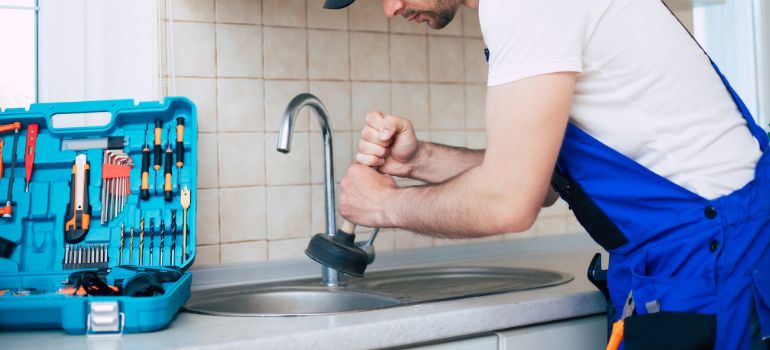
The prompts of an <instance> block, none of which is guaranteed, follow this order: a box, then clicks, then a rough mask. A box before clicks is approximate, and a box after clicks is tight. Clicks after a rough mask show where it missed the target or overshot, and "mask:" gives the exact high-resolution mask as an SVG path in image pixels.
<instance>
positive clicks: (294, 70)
mask: <svg viewBox="0 0 770 350" xmlns="http://www.w3.org/2000/svg"><path fill="white" fill-rule="evenodd" d="M263 31H264V41H265V46H264V50H265V77H266V78H271V79H307V30H306V29H296V28H276V27H264V29H263Z"/></svg>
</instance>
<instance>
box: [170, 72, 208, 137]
mask: <svg viewBox="0 0 770 350" xmlns="http://www.w3.org/2000/svg"><path fill="white" fill-rule="evenodd" d="M176 94H177V95H178V96H186V97H187V98H189V99H190V100H192V101H193V103H195V107H196V108H197V109H198V132H215V131H217V82H216V79H209V78H176Z"/></svg>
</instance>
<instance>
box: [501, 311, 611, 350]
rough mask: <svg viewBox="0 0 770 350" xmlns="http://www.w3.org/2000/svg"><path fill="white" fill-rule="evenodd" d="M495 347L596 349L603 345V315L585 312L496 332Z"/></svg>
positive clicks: (605, 331)
mask: <svg viewBox="0 0 770 350" xmlns="http://www.w3.org/2000/svg"><path fill="white" fill-rule="evenodd" d="M498 337H499V340H500V343H499V348H498V349H499V350H530V349H538V350H562V349H572V350H589V349H590V350H596V349H604V348H605V347H606V346H607V317H606V316H605V315H597V316H589V317H582V318H576V319H571V320H567V321H558V322H551V323H546V324H541V325H536V326H531V327H524V328H517V329H512V330H508V331H504V332H498Z"/></svg>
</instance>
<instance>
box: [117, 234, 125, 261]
mask: <svg viewBox="0 0 770 350" xmlns="http://www.w3.org/2000/svg"><path fill="white" fill-rule="evenodd" d="M125 238H126V224H120V258H118V265H123V241H124V240H125Z"/></svg>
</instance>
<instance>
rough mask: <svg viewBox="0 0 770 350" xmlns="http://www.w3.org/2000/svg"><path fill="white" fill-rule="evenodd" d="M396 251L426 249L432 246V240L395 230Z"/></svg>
mask: <svg viewBox="0 0 770 350" xmlns="http://www.w3.org/2000/svg"><path fill="white" fill-rule="evenodd" d="M395 239H396V250H408V249H418V248H428V247H432V246H433V238H431V237H428V236H423V235H419V234H416V233H413V232H409V231H404V230H400V229H397V230H395Z"/></svg>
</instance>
